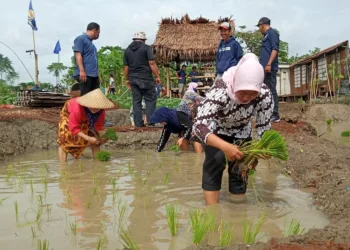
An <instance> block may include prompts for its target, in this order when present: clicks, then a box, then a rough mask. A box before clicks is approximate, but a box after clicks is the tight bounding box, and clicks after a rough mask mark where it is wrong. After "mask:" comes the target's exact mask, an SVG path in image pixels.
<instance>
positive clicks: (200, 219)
mask: <svg viewBox="0 0 350 250" xmlns="http://www.w3.org/2000/svg"><path fill="white" fill-rule="evenodd" d="M211 221H212V219H211V218H210V216H208V214H207V213H205V212H204V211H203V210H202V209H199V208H197V209H194V210H192V211H190V222H191V228H192V234H193V238H192V242H193V244H195V245H200V244H201V242H202V241H203V239H204V237H205V236H206V235H207V233H208V232H209V228H210V225H211V223H212V222H211Z"/></svg>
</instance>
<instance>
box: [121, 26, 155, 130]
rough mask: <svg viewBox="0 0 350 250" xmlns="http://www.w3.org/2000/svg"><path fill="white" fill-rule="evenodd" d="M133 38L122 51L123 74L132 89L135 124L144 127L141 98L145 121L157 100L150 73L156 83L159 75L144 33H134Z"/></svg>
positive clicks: (149, 117) (148, 119)
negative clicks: (144, 110) (143, 104)
mask: <svg viewBox="0 0 350 250" xmlns="http://www.w3.org/2000/svg"><path fill="white" fill-rule="evenodd" d="M133 40H134V41H133V42H132V43H131V44H130V45H129V47H128V48H127V49H126V50H125V52H124V75H125V77H126V80H127V84H128V87H129V88H131V91H132V102H133V113H134V121H135V126H136V127H145V126H146V125H145V123H144V121H143V119H142V98H144V100H145V104H146V117H147V121H150V120H151V116H152V114H153V112H154V110H155V109H156V102H157V97H156V89H155V82H154V79H153V76H152V73H153V74H154V75H155V76H156V82H157V83H158V84H159V83H160V76H159V70H158V68H157V64H156V62H155V58H154V56H153V52H152V48H151V47H150V46H148V45H146V44H145V41H146V34H145V33H144V32H138V33H135V35H134V38H133ZM150 125H152V124H150Z"/></svg>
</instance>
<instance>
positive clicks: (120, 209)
mask: <svg viewBox="0 0 350 250" xmlns="http://www.w3.org/2000/svg"><path fill="white" fill-rule="evenodd" d="M127 205H128V204H127V203H126V201H125V203H124V204H123V205H121V201H120V203H119V204H118V213H119V224H121V222H122V221H123V218H124V216H125V213H126V211H127V208H128V207H127Z"/></svg>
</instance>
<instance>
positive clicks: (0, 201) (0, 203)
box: [0, 197, 8, 207]
mask: <svg viewBox="0 0 350 250" xmlns="http://www.w3.org/2000/svg"><path fill="white" fill-rule="evenodd" d="M7 198H8V197H5V198H1V199H0V207H1V206H2V204H3V203H4V201H5V200H7Z"/></svg>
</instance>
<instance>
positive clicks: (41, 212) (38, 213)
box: [35, 207, 44, 223]
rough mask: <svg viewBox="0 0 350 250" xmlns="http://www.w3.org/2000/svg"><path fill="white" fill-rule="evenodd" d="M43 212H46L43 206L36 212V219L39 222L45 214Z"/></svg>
mask: <svg viewBox="0 0 350 250" xmlns="http://www.w3.org/2000/svg"><path fill="white" fill-rule="evenodd" d="M43 212H44V210H43V208H42V207H41V208H39V210H38V212H37V213H36V217H35V221H36V222H37V223H39V222H40V219H41V216H42V215H43Z"/></svg>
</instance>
